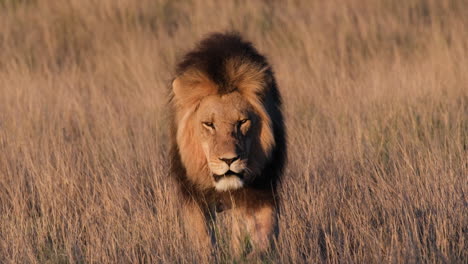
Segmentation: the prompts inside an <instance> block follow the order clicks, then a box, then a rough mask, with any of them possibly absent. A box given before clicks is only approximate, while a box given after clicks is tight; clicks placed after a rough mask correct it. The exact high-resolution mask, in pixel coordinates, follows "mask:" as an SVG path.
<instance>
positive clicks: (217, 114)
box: [172, 43, 279, 191]
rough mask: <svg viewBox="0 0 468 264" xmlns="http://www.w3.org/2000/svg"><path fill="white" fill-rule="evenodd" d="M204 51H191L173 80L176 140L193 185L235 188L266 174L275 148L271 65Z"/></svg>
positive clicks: (244, 57)
mask: <svg viewBox="0 0 468 264" xmlns="http://www.w3.org/2000/svg"><path fill="white" fill-rule="evenodd" d="M202 44H203V43H202ZM205 44H206V43H205ZM202 47H203V45H202ZM200 49H202V48H200ZM202 54H203V52H200V51H198V53H196V52H193V53H190V54H189V55H187V57H188V58H186V61H185V64H184V63H182V64H181V65H182V66H179V73H178V75H177V77H176V78H175V80H174V81H173V83H172V104H173V106H174V107H173V109H174V110H175V113H174V119H175V120H174V122H175V131H174V133H175V135H173V136H175V137H174V138H175V141H174V144H176V145H177V149H178V154H179V156H180V160H181V163H182V164H183V167H184V168H185V171H186V176H187V178H188V180H189V181H190V182H191V183H192V184H194V185H197V186H198V187H200V188H202V189H209V188H214V189H216V190H217V191H227V190H235V189H238V188H241V187H243V186H244V185H248V184H250V183H251V182H253V181H254V180H255V179H256V178H259V177H262V175H261V174H262V171H263V170H264V168H265V166H266V164H267V162H268V161H269V160H270V158H271V156H272V152H273V150H274V148H275V146H276V140H275V131H274V125H273V121H274V120H272V117H274V115H275V114H277V112H279V109H278V105H277V102H276V101H275V94H274V92H276V90H275V91H271V90H270V89H272V87H271V86H272V82H274V80H273V78H272V73H271V70H270V69H269V66H267V65H266V63H262V62H263V61H260V62H259V61H256V60H254V59H252V58H249V57H246V56H242V55H243V53H241V54H235V53H231V54H230V55H229V56H220V57H219V58H213V56H212V57H210V58H209V59H210V61H203V59H204V58H199V57H197V56H201V55H202ZM214 59H218V60H219V61H215V62H213V60H214ZM190 60H192V61H195V62H196V63H193V62H192V63H188V62H187V61H189V62H190ZM210 65H218V68H217V69H209V66H210ZM273 84H274V83H273ZM273 88H275V89H276V87H273ZM272 92H273V93H272ZM272 115H273V116H272Z"/></svg>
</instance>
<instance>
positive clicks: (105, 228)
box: [0, 0, 468, 263]
mask: <svg viewBox="0 0 468 264" xmlns="http://www.w3.org/2000/svg"><path fill="white" fill-rule="evenodd" d="M467 10H468V2H467V1H465V0H408V1H391V0H377V1H376V0H351V1H338V0H329V1H320V0H312V1H306V0H295V1H293V0H290V1H289V0H288V1H286V0H285V1H279V0H278V1H243V0H237V1H215V0H203V1H202V0H198V1H197V0H180V1H165V0H155V1H150V0H141V1H131V0H99V1H97V0H66V1H52V0H41V1H38V0H0V262H1V263H136V262H140V263H173V262H179V263H192V262H194V261H200V262H203V261H206V259H205V260H203V259H200V258H199V256H198V255H197V252H193V250H192V248H191V245H190V241H186V239H185V238H184V234H183V232H182V229H181V223H180V221H181V219H180V218H179V216H178V215H177V212H176V210H175V208H176V206H177V204H175V199H174V190H173V186H172V185H171V183H170V182H169V181H168V178H169V177H168V173H169V172H168V161H167V159H166V157H167V142H168V135H167V121H166V115H167V111H166V110H165V109H166V102H167V94H168V89H169V84H170V81H171V79H172V78H173V73H174V66H175V64H176V62H177V60H178V59H180V58H181V57H182V56H183V54H184V53H185V52H187V51H189V50H190V49H191V48H193V47H194V45H195V44H196V43H197V41H199V40H200V39H201V38H203V37H204V36H206V35H207V34H208V33H211V32H215V31H228V30H237V31H239V32H240V33H241V34H242V35H243V36H244V37H245V38H246V39H248V40H250V41H252V42H253V43H254V45H255V46H256V47H257V48H258V50H259V51H260V52H261V53H263V54H265V55H266V56H267V58H268V59H269V61H270V63H271V64H272V65H273V69H274V71H275V73H276V78H277V81H278V83H279V87H280V91H281V93H282V95H283V99H284V110H285V113H286V122H287V131H288V142H289V162H288V165H287V169H286V173H285V175H284V182H283V185H282V188H281V189H282V190H281V196H282V200H281V202H280V207H281V213H282V214H281V217H280V222H279V223H280V234H279V237H278V239H277V241H276V249H275V250H273V251H272V252H270V253H269V255H268V257H267V258H266V259H264V260H263V261H264V262H266V263H269V262H273V263H275V262H278V263H322V262H323V263H378V262H384V263H466V260H467V259H468V250H467V247H468V246H467V243H468V241H467V237H468V227H467V226H468V225H467V223H468V210H467V207H468V200H467V197H466V194H467V193H468V176H467V175H468V165H467V163H468V162H467V160H468V105H467V103H468V74H467V72H468V15H467V14H468V13H467ZM220 225H222V223H221V224H220ZM222 241H223V240H222V239H221V242H220V243H221V244H220V247H219V248H218V250H217V252H216V253H215V255H216V258H217V260H218V261H220V262H232V256H230V254H229V250H227V246H226V245H225V244H223V242H222ZM213 260H214V259H211V260H209V261H213Z"/></svg>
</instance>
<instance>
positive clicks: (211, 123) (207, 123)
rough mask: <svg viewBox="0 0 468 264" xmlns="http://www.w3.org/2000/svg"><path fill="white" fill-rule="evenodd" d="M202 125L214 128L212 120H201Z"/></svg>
mask: <svg viewBox="0 0 468 264" xmlns="http://www.w3.org/2000/svg"><path fill="white" fill-rule="evenodd" d="M202 124H203V126H204V127H207V128H211V129H214V124H213V122H202Z"/></svg>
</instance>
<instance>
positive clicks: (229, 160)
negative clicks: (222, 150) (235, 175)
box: [219, 156, 239, 165]
mask: <svg viewBox="0 0 468 264" xmlns="http://www.w3.org/2000/svg"><path fill="white" fill-rule="evenodd" d="M219 159H220V160H222V161H224V162H226V164H227V165H231V164H232V163H233V162H234V161H236V160H238V159H239V156H237V157H234V158H219Z"/></svg>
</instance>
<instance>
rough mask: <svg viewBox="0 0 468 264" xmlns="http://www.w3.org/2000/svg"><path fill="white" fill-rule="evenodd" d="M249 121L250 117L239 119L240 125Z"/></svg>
mask: <svg viewBox="0 0 468 264" xmlns="http://www.w3.org/2000/svg"><path fill="white" fill-rule="evenodd" d="M247 121H249V119H242V120H240V121H239V125H243V124H245V123H247Z"/></svg>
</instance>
